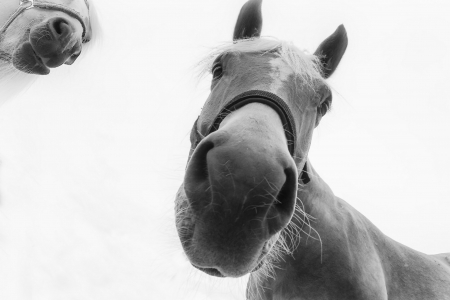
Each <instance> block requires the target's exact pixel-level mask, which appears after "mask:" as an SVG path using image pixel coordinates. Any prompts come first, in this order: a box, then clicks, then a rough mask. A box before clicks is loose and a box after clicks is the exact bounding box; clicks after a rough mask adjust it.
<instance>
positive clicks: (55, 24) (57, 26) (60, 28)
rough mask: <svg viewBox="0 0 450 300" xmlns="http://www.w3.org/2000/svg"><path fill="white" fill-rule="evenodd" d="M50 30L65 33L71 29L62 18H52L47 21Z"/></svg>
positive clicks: (55, 32)
mask: <svg viewBox="0 0 450 300" xmlns="http://www.w3.org/2000/svg"><path fill="white" fill-rule="evenodd" d="M48 26H49V28H50V30H51V31H52V32H53V33H54V34H55V35H56V36H58V35H66V34H68V33H69V32H70V31H71V29H70V25H69V22H68V21H67V20H66V19H64V18H52V19H50V20H49V21H48Z"/></svg>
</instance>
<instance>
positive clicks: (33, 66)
mask: <svg viewBox="0 0 450 300" xmlns="http://www.w3.org/2000/svg"><path fill="white" fill-rule="evenodd" d="M13 65H14V67H16V68H17V69H18V70H20V71H23V72H26V73H31V74H38V75H47V74H49V73H50V69H49V68H48V67H47V66H46V65H45V64H44V62H43V61H42V59H41V58H40V57H39V56H38V55H37V54H36V52H35V51H34V49H33V46H32V45H31V43H30V42H24V43H23V44H21V45H20V46H19V47H18V48H16V50H15V51H14V54H13Z"/></svg>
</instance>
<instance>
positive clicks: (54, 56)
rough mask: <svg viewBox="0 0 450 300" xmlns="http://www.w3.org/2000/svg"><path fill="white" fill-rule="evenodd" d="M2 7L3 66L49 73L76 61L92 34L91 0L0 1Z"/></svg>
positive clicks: (0, 62)
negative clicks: (52, 69) (53, 69)
mask: <svg viewBox="0 0 450 300" xmlns="http://www.w3.org/2000/svg"><path fill="white" fill-rule="evenodd" d="M0 6H1V7H2V10H1V12H0V67H2V69H8V68H9V69H12V68H14V69H16V70H19V71H22V72H25V73H31V74H40V75H46V74H49V73H50V68H56V67H59V66H61V65H62V64H67V65H71V64H72V63H74V61H75V60H76V59H77V58H78V56H79V55H80V53H81V50H82V47H83V43H87V42H88V41H89V40H90V39H91V37H92V29H91V18H90V15H89V9H90V8H89V3H88V0H21V1H20V3H19V1H18V0H0ZM2 71H3V72H5V73H6V71H5V70H2Z"/></svg>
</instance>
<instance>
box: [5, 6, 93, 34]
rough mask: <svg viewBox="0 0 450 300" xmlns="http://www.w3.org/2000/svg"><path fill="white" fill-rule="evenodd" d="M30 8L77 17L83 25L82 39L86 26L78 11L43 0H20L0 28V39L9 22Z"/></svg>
mask: <svg viewBox="0 0 450 300" xmlns="http://www.w3.org/2000/svg"><path fill="white" fill-rule="evenodd" d="M87 1H88V0H84V2H85V3H86V6H87V7H88V9H89V4H88V2H87ZM32 8H40V9H48V10H57V11H61V12H63V13H66V14H68V15H69V16H71V17H73V18H75V19H77V20H78V21H79V22H80V23H81V26H82V27H83V34H82V38H83V40H84V36H85V35H86V30H87V26H86V23H85V22H84V20H83V17H82V16H81V15H80V13H79V12H77V11H76V10H74V9H72V8H70V7H67V6H65V5H62V4H57V3H52V2H47V1H45V0H20V2H19V7H18V8H17V9H16V11H15V12H14V13H13V14H12V15H11V17H9V19H8V20H7V21H6V23H5V25H3V27H2V28H1V29H0V40H1V36H2V35H3V34H4V33H5V32H6V30H7V29H8V27H9V26H10V25H11V23H12V22H14V20H15V19H16V18H17V17H18V16H19V15H20V14H22V13H23V12H24V11H26V10H28V9H32Z"/></svg>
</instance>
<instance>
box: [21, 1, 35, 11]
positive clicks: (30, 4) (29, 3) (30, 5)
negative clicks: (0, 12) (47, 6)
mask: <svg viewBox="0 0 450 300" xmlns="http://www.w3.org/2000/svg"><path fill="white" fill-rule="evenodd" d="M19 6H20V7H23V8H25V9H30V8H33V7H34V0H20V4H19Z"/></svg>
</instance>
